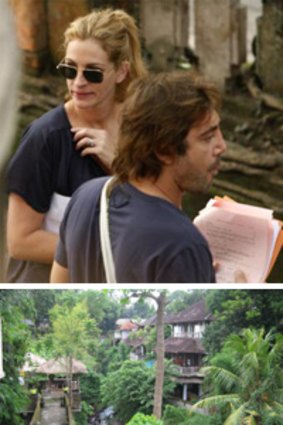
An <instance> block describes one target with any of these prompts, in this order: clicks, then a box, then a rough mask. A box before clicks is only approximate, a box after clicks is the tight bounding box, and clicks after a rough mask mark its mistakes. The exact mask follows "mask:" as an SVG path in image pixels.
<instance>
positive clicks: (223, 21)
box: [195, 0, 246, 90]
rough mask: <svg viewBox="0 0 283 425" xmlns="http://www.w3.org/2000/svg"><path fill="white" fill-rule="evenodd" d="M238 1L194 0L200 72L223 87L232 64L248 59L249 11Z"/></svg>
mask: <svg viewBox="0 0 283 425" xmlns="http://www.w3.org/2000/svg"><path fill="white" fill-rule="evenodd" d="M239 5H240V3H239V0H214V1H213V2H212V1H211V0H202V1H201V2H200V1H195V46H196V54H197V56H198V58H199V66H200V71H201V72H202V73H203V74H204V75H205V76H207V78H209V79H211V80H212V81H214V82H215V83H216V84H217V86H218V87H219V88H220V89H221V90H224V88H225V81H226V80H227V78H229V77H230V76H231V67H232V65H240V63H242V62H243V61H245V60H246V57H245V56H246V55H245V48H246V41H245V24H244V22H245V21H246V13H245V12H244V10H243V9H241V10H240V11H239V7H240V6H239Z"/></svg>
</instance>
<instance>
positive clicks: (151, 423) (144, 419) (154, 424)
mask: <svg viewBox="0 0 283 425" xmlns="http://www.w3.org/2000/svg"><path fill="white" fill-rule="evenodd" d="M126 425H163V422H162V421H160V420H158V419H156V417H155V416H153V415H150V416H149V415H144V414H143V413H137V414H136V415H135V416H133V417H132V419H131V420H130V422H127V424H126Z"/></svg>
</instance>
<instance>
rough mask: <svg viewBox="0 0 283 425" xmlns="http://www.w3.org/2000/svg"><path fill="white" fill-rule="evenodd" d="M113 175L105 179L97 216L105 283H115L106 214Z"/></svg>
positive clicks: (107, 215) (107, 216)
mask: <svg viewBox="0 0 283 425" xmlns="http://www.w3.org/2000/svg"><path fill="white" fill-rule="evenodd" d="M112 179H113V177H111V178H110V179H108V180H107V182H106V183H105V184H104V186H103V188H102V192H101V197H100V216H99V231H100V244H101V251H102V258H103V265H104V270H105V274H106V280H107V283H116V282H117V279H116V273H115V265H114V261H113V254H112V249H111V241H110V233H109V214H108V200H109V198H108V196H107V190H108V188H109V185H110V183H111V181H112Z"/></svg>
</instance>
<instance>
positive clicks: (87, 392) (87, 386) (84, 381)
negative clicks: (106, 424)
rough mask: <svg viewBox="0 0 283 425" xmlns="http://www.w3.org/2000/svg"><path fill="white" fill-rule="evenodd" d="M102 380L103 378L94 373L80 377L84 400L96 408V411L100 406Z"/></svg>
mask: <svg viewBox="0 0 283 425" xmlns="http://www.w3.org/2000/svg"><path fill="white" fill-rule="evenodd" d="M100 380H101V377H100V376H99V375H98V374H96V373H94V372H92V373H88V374H87V375H82V376H81V377H80V388H81V397H82V400H84V401H85V402H87V403H88V404H89V405H92V406H95V407H96V409H98V408H99V405H100Z"/></svg>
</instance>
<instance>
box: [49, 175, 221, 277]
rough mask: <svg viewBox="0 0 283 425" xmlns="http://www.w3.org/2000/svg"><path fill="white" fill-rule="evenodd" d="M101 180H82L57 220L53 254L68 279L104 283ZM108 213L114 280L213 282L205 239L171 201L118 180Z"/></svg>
mask: <svg viewBox="0 0 283 425" xmlns="http://www.w3.org/2000/svg"><path fill="white" fill-rule="evenodd" d="M105 181H106V178H98V179H94V180H91V181H89V182H87V183H85V184H83V185H82V186H81V187H80V188H79V189H78V190H77V191H76V192H75V194H74V195H73V197H72V199H71V201H70V203H69V205H68V207H67V210H66V213H65V217H64V219H63V222H62V224H61V228H60V241H59V244H58V247H57V252H56V255H55V259H56V261H57V262H58V263H59V264H60V265H61V266H63V267H67V268H68V269H69V273H70V282H81V283H82V282H84V283H87V282H88V283H104V282H105V273H104V269H103V264H102V257H101V250H100V236H99V201H100V193H101V189H102V186H103V184H104V183H105ZM109 215H110V218H109V220H110V238H111V245H112V251H113V257H114V263H115V270H116V277H117V280H118V282H121V283H168V282H179V283H185V282H195V283H213V282H215V275H214V269H213V266H212V257H211V253H210V251H209V248H208V245H207V242H206V241H205V239H204V238H203V236H202V235H201V234H200V232H199V231H198V229H197V228H196V227H195V226H194V225H193V224H192V222H191V221H190V219H189V218H188V217H187V216H186V215H185V214H184V213H183V212H182V211H181V210H179V209H178V208H176V207H175V206H174V205H173V204H171V203H170V202H167V201H166V200H163V199H161V198H158V197H155V196H149V195H146V194H144V193H142V192H140V191H139V190H137V189H136V188H135V187H133V186H132V185H131V184H128V183H125V184H118V185H116V186H115V187H114V189H113V191H112V193H111V196H110V202H109Z"/></svg>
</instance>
